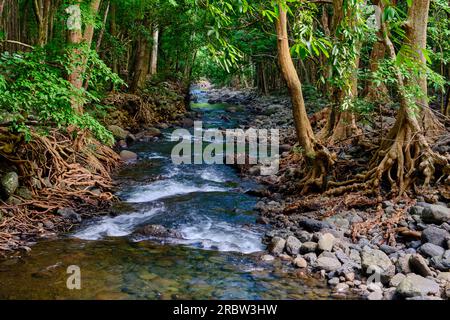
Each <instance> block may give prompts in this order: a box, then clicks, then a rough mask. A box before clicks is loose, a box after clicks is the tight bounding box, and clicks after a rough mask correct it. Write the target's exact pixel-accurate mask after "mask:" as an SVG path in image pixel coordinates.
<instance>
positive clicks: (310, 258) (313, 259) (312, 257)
mask: <svg viewBox="0 0 450 320" xmlns="http://www.w3.org/2000/svg"><path fill="white" fill-rule="evenodd" d="M303 258H305V260H306V261H308V262H309V263H311V264H313V263H314V262H316V260H317V255H316V254H315V253H314V252H310V253H307V254H304V255H303Z"/></svg>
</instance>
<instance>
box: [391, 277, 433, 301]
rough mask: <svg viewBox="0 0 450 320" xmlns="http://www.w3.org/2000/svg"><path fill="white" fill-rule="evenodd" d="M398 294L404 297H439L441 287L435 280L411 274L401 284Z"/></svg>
mask: <svg viewBox="0 0 450 320" xmlns="http://www.w3.org/2000/svg"><path fill="white" fill-rule="evenodd" d="M396 292H397V293H398V294H399V295H400V296H402V297H417V296H427V295H429V294H433V295H437V294H439V285H438V284H437V283H436V282H434V281H433V280H430V279H427V278H424V277H422V276H419V275H417V274H414V273H410V274H408V275H406V277H405V279H403V280H402V282H400V284H399V285H398V287H397V290H396Z"/></svg>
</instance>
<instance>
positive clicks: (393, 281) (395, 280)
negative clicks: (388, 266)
mask: <svg viewBox="0 0 450 320" xmlns="http://www.w3.org/2000/svg"><path fill="white" fill-rule="evenodd" d="M405 278H406V276H405V275H404V274H403V273H397V274H396V275H395V276H393V277H392V278H391V280H390V281H389V285H390V286H391V287H398V285H399V284H400V283H401V282H402V281H403V279H405Z"/></svg>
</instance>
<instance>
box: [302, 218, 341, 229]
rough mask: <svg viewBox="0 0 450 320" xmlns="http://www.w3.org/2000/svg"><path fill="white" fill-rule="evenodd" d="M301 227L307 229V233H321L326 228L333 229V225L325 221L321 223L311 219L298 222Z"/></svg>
mask: <svg viewBox="0 0 450 320" xmlns="http://www.w3.org/2000/svg"><path fill="white" fill-rule="evenodd" d="M298 224H299V226H301V227H303V228H305V229H306V230H307V231H312V232H316V231H320V230H322V229H325V228H329V229H332V228H333V227H332V225H331V224H330V223H328V222H325V221H320V220H316V219H311V218H302V219H300V220H299V221H298Z"/></svg>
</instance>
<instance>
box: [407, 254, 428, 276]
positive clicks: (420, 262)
mask: <svg viewBox="0 0 450 320" xmlns="http://www.w3.org/2000/svg"><path fill="white" fill-rule="evenodd" d="M409 265H410V267H411V269H412V271H414V272H415V273H417V274H420V275H421V276H423V277H428V276H431V275H433V273H432V272H431V270H430V268H429V267H428V265H427V261H426V260H425V259H424V258H423V257H422V256H421V255H420V254H413V255H412V256H411V258H409Z"/></svg>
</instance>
